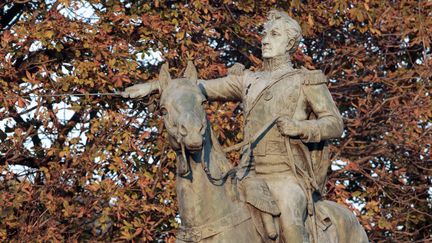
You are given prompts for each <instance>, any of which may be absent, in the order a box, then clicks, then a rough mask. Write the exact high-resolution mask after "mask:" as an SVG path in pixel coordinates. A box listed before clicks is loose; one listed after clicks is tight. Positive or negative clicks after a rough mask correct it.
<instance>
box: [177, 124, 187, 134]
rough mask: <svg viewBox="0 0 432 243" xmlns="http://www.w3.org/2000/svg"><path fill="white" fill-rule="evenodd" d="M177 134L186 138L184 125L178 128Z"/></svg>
mask: <svg viewBox="0 0 432 243" xmlns="http://www.w3.org/2000/svg"><path fill="white" fill-rule="evenodd" d="M179 133H180V135H182V136H186V135H187V130H186V127H185V126H184V125H181V126H180V128H179Z"/></svg>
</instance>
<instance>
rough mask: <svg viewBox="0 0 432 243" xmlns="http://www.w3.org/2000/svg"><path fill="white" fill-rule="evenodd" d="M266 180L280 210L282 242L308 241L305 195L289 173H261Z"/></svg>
mask: <svg viewBox="0 0 432 243" xmlns="http://www.w3.org/2000/svg"><path fill="white" fill-rule="evenodd" d="M261 176H262V177H263V179H265V181H266V182H267V184H268V186H269V188H270V191H271V193H272V194H273V196H274V198H275V199H276V202H277V204H278V206H279V209H280V211H281V216H280V221H281V228H282V232H281V236H282V239H283V241H284V242H290V243H291V242H295V243H297V242H298V243H305V242H309V238H308V234H307V232H306V229H305V220H306V209H307V207H306V205H307V202H306V196H305V194H304V192H303V190H302V189H301V187H300V186H299V185H298V184H297V181H296V179H295V177H294V176H292V175H291V174H289V173H277V174H271V175H261Z"/></svg>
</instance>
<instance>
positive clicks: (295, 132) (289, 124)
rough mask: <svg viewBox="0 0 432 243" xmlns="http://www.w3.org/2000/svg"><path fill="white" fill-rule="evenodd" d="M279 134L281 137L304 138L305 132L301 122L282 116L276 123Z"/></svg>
mask: <svg viewBox="0 0 432 243" xmlns="http://www.w3.org/2000/svg"><path fill="white" fill-rule="evenodd" d="M276 125H277V127H278V129H279V132H280V133H281V134H282V135H283V136H290V137H296V136H304V134H305V131H304V127H303V126H302V124H301V122H299V121H295V120H292V119H290V118H289V117H287V116H282V117H280V118H279V119H278V120H277V121H276Z"/></svg>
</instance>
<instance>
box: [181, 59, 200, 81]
mask: <svg viewBox="0 0 432 243" xmlns="http://www.w3.org/2000/svg"><path fill="white" fill-rule="evenodd" d="M183 76H184V77H185V78H187V79H189V80H190V81H192V82H194V83H197V81H198V72H197V70H196V68H195V65H194V64H193V62H192V61H188V64H187V67H186V71H185V73H184V75H183Z"/></svg>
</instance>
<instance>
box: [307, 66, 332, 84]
mask: <svg viewBox="0 0 432 243" xmlns="http://www.w3.org/2000/svg"><path fill="white" fill-rule="evenodd" d="M302 73H303V84H305V85H317V84H325V83H327V77H326V76H325V75H324V73H323V72H322V71H321V70H307V69H302Z"/></svg>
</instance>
